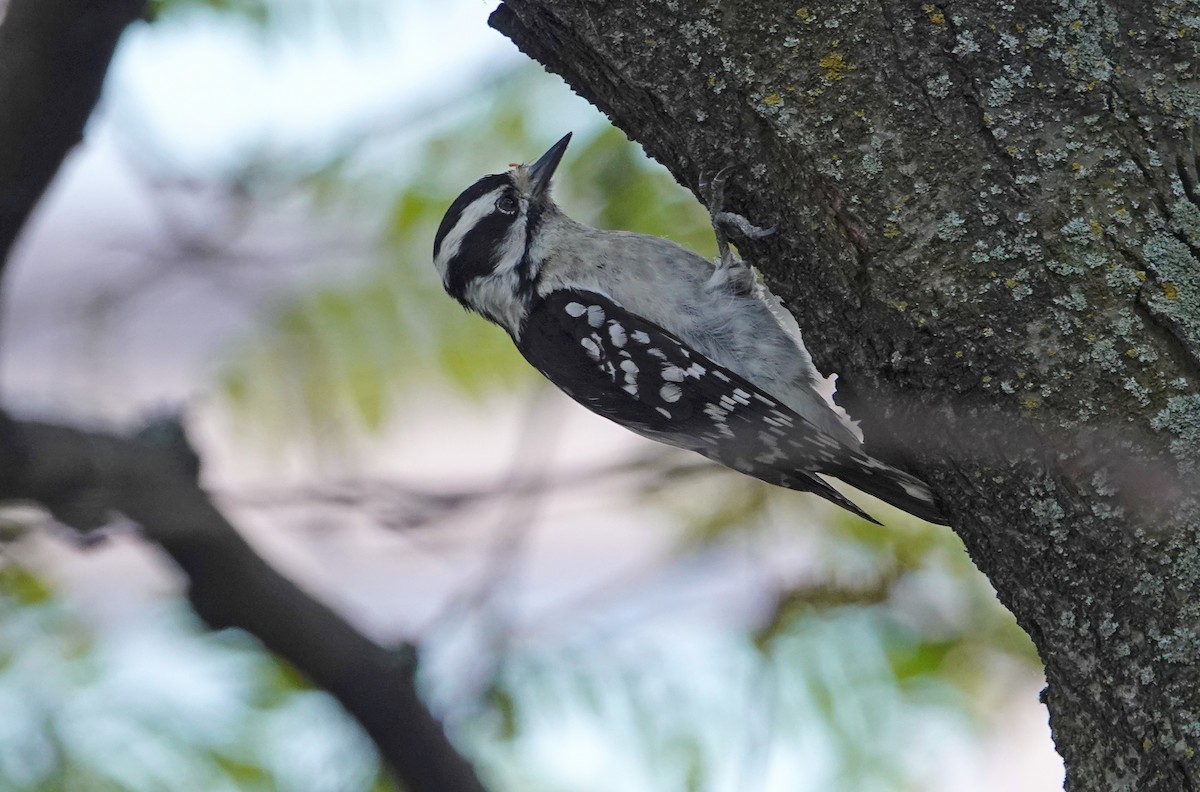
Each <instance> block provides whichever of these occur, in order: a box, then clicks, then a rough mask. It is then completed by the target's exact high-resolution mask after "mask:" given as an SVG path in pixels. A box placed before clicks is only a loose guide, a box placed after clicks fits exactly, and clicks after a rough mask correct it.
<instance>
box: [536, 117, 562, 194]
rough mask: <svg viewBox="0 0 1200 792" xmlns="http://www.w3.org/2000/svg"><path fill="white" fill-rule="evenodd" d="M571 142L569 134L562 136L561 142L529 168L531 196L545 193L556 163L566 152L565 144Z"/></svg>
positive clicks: (556, 166)
mask: <svg viewBox="0 0 1200 792" xmlns="http://www.w3.org/2000/svg"><path fill="white" fill-rule="evenodd" d="M570 142H571V133H570V132H568V133H567V134H565V135H563V138H562V140H560V141H558V142H557V143H555V144H554V145H553V146H551V147H550V150H549V151H547V152H546V153H545V154H543V155H542V156H541V157H540V158H539V159H538V161H537V162H535V163H533V164H532V165H530V166H529V177H530V179H531V180H532V181H533V194H534V196H539V195H541V194H542V193H544V192H545V191H546V189H547V188H549V186H550V177H552V176H553V175H554V171H555V169H556V168H558V163H559V162H561V161H562V158H563V154H564V153H565V152H566V150H567V144H568V143H570Z"/></svg>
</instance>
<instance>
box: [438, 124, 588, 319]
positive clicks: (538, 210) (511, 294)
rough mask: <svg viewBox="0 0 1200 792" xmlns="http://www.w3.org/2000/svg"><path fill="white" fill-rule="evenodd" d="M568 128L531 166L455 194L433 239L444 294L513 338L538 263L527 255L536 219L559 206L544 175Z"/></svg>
mask: <svg viewBox="0 0 1200 792" xmlns="http://www.w3.org/2000/svg"><path fill="white" fill-rule="evenodd" d="M570 141H571V133H569V132H568V133H567V134H566V135H565V136H564V137H563V139H562V140H560V141H558V142H557V143H555V144H554V145H553V146H551V147H550V150H549V151H547V152H546V153H545V154H543V155H542V156H541V158H539V159H538V161H537V162H535V163H533V164H532V165H517V166H515V167H514V168H513V169H512V170H510V171H508V172H507V173H495V174H492V175H491V176H484V177H483V178H482V179H480V180H479V181H477V182H475V183H474V184H472V185H471V186H470V187H468V188H467V189H466V190H464V191H463V194H462V195H460V196H458V198H456V199H454V203H452V204H450V208H449V209H447V210H446V216H445V217H443V218H442V224H441V225H440V226H438V230H437V236H436V237H434V240H433V264H434V266H435V267H437V271H438V274H439V275H441V276H442V285H443V286H445V287H446V291H447V293H449V294H450V296H451V297H453V298H454V299H456V300H458V301H459V302H460V303H462V304H463V305H464V306H465V307H467V308H469V309H470V310H472V311H475V312H477V313H479V314H482V315H483V316H485V317H486V318H488V319H490V320H492V321H493V322H495V323H496V324H498V325H500V326H501V327H503V328H504V329H505V330H508V332H509V333H510V334H511V335H512V336H513V337H514V338H515V337H516V336H517V334H518V332H519V329H520V325H521V320H522V319H523V318H524V317H525V314H526V312H527V309H528V306H529V302H530V300H532V298H533V283H534V281H535V280H536V279H537V275H538V272H537V269H538V266H539V261H538V260H537V257H536V256H530V247H531V246H532V245H533V243H534V241H535V240H536V239H537V231H538V226H539V224H540V223H541V222H542V220H543V218H544V217H546V216H547V215H549V214H553V213H555V212H557V211H558V207H556V206H555V205H554V202H553V201H552V200H550V178H551V177H552V176H553V175H554V170H555V168H557V167H558V163H559V162H560V161H561V160H562V156H563V152H565V151H566V150H567V144H568V143H569V142H570Z"/></svg>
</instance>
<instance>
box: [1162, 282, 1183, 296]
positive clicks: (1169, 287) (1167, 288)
mask: <svg viewBox="0 0 1200 792" xmlns="http://www.w3.org/2000/svg"><path fill="white" fill-rule="evenodd" d="M1162 290H1163V296H1164V297H1166V298H1167V299H1168V300H1175V299H1178V298H1179V289H1177V288H1175V284H1174V283H1171V282H1170V281H1167V282H1166V283H1164V284H1163V285H1162Z"/></svg>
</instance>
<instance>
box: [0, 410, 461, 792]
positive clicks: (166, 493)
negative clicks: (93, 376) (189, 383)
mask: <svg viewBox="0 0 1200 792" xmlns="http://www.w3.org/2000/svg"><path fill="white" fill-rule="evenodd" d="M0 431H3V432H4V433H5V434H4V435H0V439H2V440H3V441H4V442H3V446H0V450H3V452H4V454H3V457H2V458H0V459H2V460H9V462H10V463H9V464H7V465H5V464H3V462H2V461H0V500H4V499H18V500H29V501H35V502H37V503H40V504H42V505H44V506H45V507H46V508H47V509H49V510H50V511H51V513H52V514H53V515H54V516H55V517H56V518H57V519H59V520H61V521H63V522H65V523H67V524H68V525H71V526H73V527H75V528H79V529H81V530H88V529H91V528H94V527H97V526H100V525H103V524H104V523H106V522H108V521H109V520H110V519H111V516H112V515H114V514H116V513H120V514H124V515H125V516H127V517H129V518H130V519H132V520H134V521H136V522H137V523H138V524H139V525H141V527H142V531H143V533H144V534H145V536H146V537H147V538H149V539H150V540H152V541H154V542H157V543H158V544H159V545H161V546H162V547H163V549H164V550H166V551H167V552H168V553H169V554H170V555H171V556H172V558H174V559H175V561H176V563H178V564H179V566H180V568H181V569H182V570H183V572H184V573H185V574H186V575H187V577H188V580H189V590H188V596H189V598H190V599H191V602H192V605H193V607H194V608H195V610H196V613H197V614H199V615H200V617H201V618H202V619H204V620H205V621H206V622H207V623H208V624H209V625H210V626H212V627H213V628H214V629H222V628H226V627H237V628H240V629H243V630H245V631H247V632H249V633H251V634H252V635H254V636H255V637H257V638H258V639H259V640H261V641H262V642H263V644H264V645H265V646H266V647H267V648H268V649H269V650H271V651H272V652H274V653H275V654H276V655H278V656H279V657H281V658H283V659H284V660H286V661H288V662H289V663H291V664H292V665H294V666H295V667H296V668H297V669H298V670H299V671H301V672H302V673H303V674H305V675H306V676H307V677H308V678H310V679H311V680H312V681H313V682H314V683H315V684H317V685H319V686H321V687H322V688H324V689H326V690H327V691H329V692H330V693H331V694H332V695H333V696H334V697H336V698H337V700H338V701H340V702H341V703H342V705H343V706H344V707H345V708H346V709H347V711H349V712H350V714H351V715H352V716H353V717H354V718H355V719H356V720H358V722H359V723H360V724H362V726H363V728H364V729H365V730H366V731H367V733H368V734H369V735H370V737H371V739H372V740H374V742H375V744H376V745H377V746H378V747H379V750H380V752H381V754H382V755H383V756H384V758H385V759H386V760H387V761H388V763H389V764H390V765H391V767H392V769H393V770H394V771H395V773H396V776H397V778H399V779H400V781H401V782H402V783H403V785H404V787H405V789H406V790H409V792H483V790H484V787H483V785H482V784H481V783H480V781H479V780H478V778H477V777H476V775H475V772H474V770H473V768H472V767H471V765H470V764H469V763H468V762H467V761H466V760H465V759H464V758H463V757H462V756H461V755H460V754H459V753H458V751H457V750H456V749H455V748H454V746H453V745H452V744H451V743H450V741H449V740H448V739H447V737H446V734H445V732H444V731H443V729H442V726H441V724H440V723H439V722H438V721H437V720H436V719H435V718H434V717H433V716H432V715H431V714H430V712H429V711H428V710H427V709H426V708H425V706H424V704H423V703H422V702H421V701H420V699H419V698H418V695H417V691H416V687H415V682H414V674H413V662H412V660H411V658H409V657H407V656H406V654H407V653H405V652H393V651H389V650H387V649H384V648H383V647H380V646H379V645H377V644H375V643H374V642H372V641H370V640H368V639H367V638H366V637H364V636H363V635H362V634H361V633H359V632H358V631H357V630H355V629H354V628H353V627H352V626H350V625H349V624H348V623H347V622H346V621H345V620H343V619H342V618H341V617H340V616H338V615H337V614H336V613H334V612H333V611H332V610H331V609H329V608H328V607H326V606H325V605H324V604H322V603H320V602H318V601H317V600H315V599H313V598H312V597H310V596H309V595H308V594H306V593H305V592H303V591H302V590H301V589H299V588H298V587H297V586H296V585H295V584H294V583H292V582H291V581H290V580H288V579H287V578H285V577H283V576H282V575H280V574H279V573H278V572H277V571H275V569H273V568H272V567H271V566H270V565H268V564H267V563H266V562H265V561H264V560H263V559H262V558H261V557H259V556H258V555H257V554H256V553H255V552H254V551H253V550H252V549H251V547H250V546H249V545H248V544H247V543H246V541H245V540H244V539H243V538H242V537H241V535H240V534H239V533H238V532H237V530H236V529H235V528H234V527H233V526H232V525H231V524H230V523H229V522H228V520H226V519H225V517H224V516H223V515H222V514H221V513H220V512H219V511H218V510H217V509H216V507H215V506H214V505H213V504H212V502H211V501H210V500H209V498H208V495H207V494H206V493H205V492H204V491H203V490H202V489H201V488H200V486H199V485H198V483H197V482H196V479H195V472H196V462H197V460H196V459H195V457H194V456H193V455H192V454H191V452H190V449H189V448H188V447H187V446H186V440H185V439H184V438H183V437H182V433H180V434H179V435H178V436H177V438H174V439H172V438H170V437H168V438H167V440H168V442H164V441H163V434H162V433H161V432H158V433H157V435H158V436H157V437H150V436H146V437H142V438H136V439H131V438H124V437H118V436H115V435H111V434H105V433H101V432H84V431H80V430H77V429H72V428H67V427H62V426H55V425H51V424H45V423H36V422H18V421H9V422H7V423H6V422H2V421H0ZM14 459H20V460H21V462H22V464H12V463H11V461H12V460H14Z"/></svg>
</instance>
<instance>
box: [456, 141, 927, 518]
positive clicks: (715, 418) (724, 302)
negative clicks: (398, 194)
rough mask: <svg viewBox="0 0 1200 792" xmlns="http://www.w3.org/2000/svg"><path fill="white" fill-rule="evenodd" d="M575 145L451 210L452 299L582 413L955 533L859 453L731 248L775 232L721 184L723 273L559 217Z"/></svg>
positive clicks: (805, 357) (467, 194) (766, 477)
mask: <svg viewBox="0 0 1200 792" xmlns="http://www.w3.org/2000/svg"><path fill="white" fill-rule="evenodd" d="M570 140H571V135H570V133H568V134H567V135H565V136H564V137H563V138H562V139H561V140H559V141H558V142H557V143H555V144H554V145H553V146H551V147H550V150H549V151H547V152H546V153H545V154H543V155H542V156H541V158H539V159H538V160H537V161H536V162H534V163H533V164H532V165H515V166H513V167H512V169H511V170H509V171H507V172H505V173H496V174H491V175H488V176H484V177H483V178H481V179H479V180H478V181H476V182H475V183H474V184H472V185H471V186H470V187H468V188H467V189H466V190H465V191H463V193H462V194H461V195H459V196H458V198H456V199H455V200H454V202H453V203H452V204H451V205H450V208H449V209H448V210H447V211H446V215H445V217H443V218H442V222H441V225H440V226H439V227H438V230H437V235H436V237H435V238H434V243H433V262H434V266H435V267H436V268H437V271H438V274H439V275H440V276H441V279H442V284H443V285H444V286H445V289H446V292H447V293H448V294H449V295H450V296H451V297H453V298H454V299H456V300H457V301H458V302H459V303H461V304H462V305H463V306H464V307H465V308H467V309H468V310H470V311H473V312H475V313H478V314H479V315H481V316H483V317H484V318H486V319H488V320H490V321H492V322H494V323H495V324H497V325H499V326H500V327H502V328H504V330H505V331H507V332H508V334H509V335H510V336H511V337H512V340H513V342H514V343H515V344H516V347H517V349H518V350H519V351H520V352H521V354H522V355H523V356H524V357H525V359H526V360H527V361H528V362H529V363H530V364H531V365H532V366H533V367H534V368H536V369H537V370H538V371H540V372H541V373H542V374H543V375H544V376H545V377H546V378H547V379H549V380H550V381H551V382H552V383H554V384H555V385H556V386H558V388H559V389H561V390H562V391H563V392H564V393H566V394H567V395H568V396H570V397H571V398H572V399H574V400H575V401H577V402H579V403H580V404H582V405H583V406H584V407H587V408H588V409H589V410H591V411H593V412H595V413H597V414H599V415H602V416H604V417H605V418H608V419H610V420H612V421H614V422H616V423H618V424H620V425H621V426H624V427H626V428H627V429H630V430H632V431H634V432H636V433H637V434H639V435H642V436H643V437H647V438H650V439H652V440H657V441H659V442H663V443H667V444H668V445H672V446H677V447H679V448H686V449H689V450H691V451H695V452H698V453H700V454H702V455H704V456H706V457H708V458H709V459H711V460H714V461H716V462H719V463H721V464H723V465H726V466H728V467H730V468H733V469H734V470H737V471H739V472H741V473H745V474H747V475H750V476H754V477H755V478H758V479H761V480H762V481H766V482H768V483H771V484H777V485H779V486H783V487H787V488H789V489H794V490H800V491H807V492H812V493H815V494H817V495H819V496H821V497H823V498H826V499H827V500H829V501H832V502H833V503H836V504H837V505H838V506H841V507H843V508H845V509H847V510H849V511H851V512H853V513H854V514H856V515H858V516H860V517H863V518H864V519H867V520H870V521H871V522H877V521H876V520H874V519H873V518H872V517H870V515H868V514H867V513H866V512H864V511H863V510H862V509H860V508H859V507H858V506H856V505H855V504H854V503H853V502H851V501H850V500H848V499H847V498H845V497H844V496H843V495H842V494H841V493H839V492H838V491H837V490H835V489H834V488H833V487H832V486H830V485H829V484H828V483H827V482H826V481H825V480H824V479H822V478H821V474H825V475H830V476H834V477H836V478H838V479H840V480H842V481H844V482H845V483H847V484H850V485H852V486H854V487H857V488H858V489H860V490H862V491H864V492H867V493H870V494H871V495H874V496H875V497H877V498H879V499H881V500H883V501H886V502H887V503H890V504H892V505H893V506H896V507H897V508H899V509H902V510H904V511H906V512H908V513H910V514H913V515H915V516H917V517H920V518H922V519H925V520H928V521H930V522H934V523H939V524H945V523H946V520H945V518H944V517H943V516H942V514H941V511H940V510H939V509H938V506H937V504H936V500H935V498H934V496H933V493H932V492H931V491H930V490H929V487H928V486H927V485H926V484H925V483H924V482H922V481H921V480H920V479H917V478H915V477H914V476H911V475H909V474H908V473H905V472H903V471H901V470H898V469H896V468H895V467H892V466H891V465H888V464H887V463H885V462H882V461H880V460H878V459H875V458H874V457H872V456H870V455H869V454H867V453H866V452H865V451H864V450H863V447H862V434H861V432H860V431H859V428H858V425H857V423H856V422H854V421H851V420H850V419H849V416H847V415H846V413H845V411H844V410H842V408H840V407H838V406H837V405H836V404H834V402H833V398H832V395H833V389H834V379H835V376H830V377H824V376H822V375H821V373H820V372H818V371H817V369H816V367H815V366H814V365H813V361H812V357H811V356H810V355H809V353H808V350H807V349H806V348H805V346H804V341H803V339H802V338H801V335H800V329H799V327H798V326H797V325H796V322H795V319H793V318H792V316H791V314H790V313H788V312H787V311H786V310H785V309H784V308H783V306H782V304H781V303H780V301H779V300H778V298H776V297H774V296H773V295H772V294H771V293H770V292H769V291H767V289H766V288H765V287H764V286H763V285H762V284H761V283H760V282H759V281H758V279H757V278H756V277H755V272H754V270H753V269H752V268H751V267H750V266H749V265H748V264H746V263H745V262H744V261H741V260H740V259H739V258H737V257H736V256H734V255H733V254H732V252H731V251H730V250H729V245H728V241H727V236H726V234H727V232H729V231H736V232H738V233H740V234H742V235H743V236H749V237H763V236H766V235H768V234H769V233H771V232H770V231H764V230H763V229H760V228H757V227H755V226H753V225H751V224H750V223H749V222H748V221H747V220H746V219H745V218H743V217H741V216H739V215H736V214H733V213H730V212H725V211H721V207H720V203H721V193H722V187H723V184H724V173H722V174H718V176H717V177H716V178H714V179H713V180H712V181H711V182H710V183H709V189H710V191H711V192H710V196H709V204H710V210H711V212H712V218H713V225H714V230H715V231H716V233H717V240H718V248H719V250H720V253H721V255H720V258H719V260H718V261H717V262H716V263H714V262H712V261H709V260H708V259H705V258H704V257H702V256H700V255H698V254H696V253H693V252H692V251H689V250H687V249H685V248H683V247H681V246H679V245H677V244H675V243H674V242H671V241H670V240H667V239H662V238H660V237H655V236H648V235H646V234H637V233H632V232H629V231H605V230H600V229H596V228H591V227H589V226H586V225H584V224H582V223H578V222H576V221H574V220H572V219H571V218H570V217H568V216H567V215H566V214H565V213H563V211H562V210H561V209H560V208H559V207H558V206H557V205H556V204H555V203H554V201H553V200H552V199H551V197H550V182H551V178H552V177H553V175H554V172H555V170H556V169H557V168H558V165H559V163H560V162H561V161H562V158H563V154H564V153H565V152H566V149H567V145H568V143H569V142H570Z"/></svg>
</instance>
